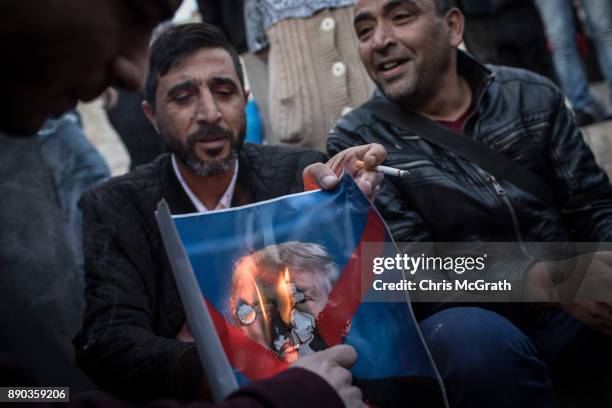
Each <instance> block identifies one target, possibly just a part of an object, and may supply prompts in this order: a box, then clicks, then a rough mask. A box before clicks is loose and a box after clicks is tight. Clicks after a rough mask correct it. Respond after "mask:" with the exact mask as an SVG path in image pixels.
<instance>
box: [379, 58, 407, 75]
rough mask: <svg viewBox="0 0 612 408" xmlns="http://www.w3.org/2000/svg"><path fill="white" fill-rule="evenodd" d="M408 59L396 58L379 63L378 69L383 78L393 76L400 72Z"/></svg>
mask: <svg viewBox="0 0 612 408" xmlns="http://www.w3.org/2000/svg"><path fill="white" fill-rule="evenodd" d="M408 61H409V60H408V59H395V60H389V61H384V62H381V63H380V64H378V65H377V68H378V71H379V72H380V73H381V74H382V76H383V78H386V79H388V78H392V77H394V76H396V75H398V74H400V73H401V72H402V71H403V69H404V66H405V65H406V62H408Z"/></svg>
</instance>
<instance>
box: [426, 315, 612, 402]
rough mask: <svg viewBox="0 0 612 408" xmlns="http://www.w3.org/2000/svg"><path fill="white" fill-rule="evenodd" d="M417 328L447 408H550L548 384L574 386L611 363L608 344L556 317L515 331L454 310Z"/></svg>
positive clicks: (492, 318) (493, 318)
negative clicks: (571, 383)
mask: <svg viewBox="0 0 612 408" xmlns="http://www.w3.org/2000/svg"><path fill="white" fill-rule="evenodd" d="M420 328H421V331H422V333H423V337H424V338H425V342H426V343H427V345H428V346H429V349H430V351H431V354H432V356H433V358H434V360H435V362H436V365H437V367H438V370H439V372H440V375H441V377H442V380H443V381H444V385H445V387H446V391H447V394H448V399H449V403H450V406H451V407H452V408H461V407H469V408H478V407H483V408H484V407H496V408H503V407H521V408H529V407H538V408H546V407H555V406H556V401H555V397H554V394H553V385H552V381H551V378H552V379H553V380H554V381H555V382H556V381H562V380H565V379H566V378H568V379H569V380H570V381H574V382H576V381H579V380H582V379H585V378H586V376H587V374H593V375H595V374H596V373H599V372H603V371H604V370H605V369H606V366H610V364H611V362H612V339H608V338H605V337H604V336H600V335H597V334H595V333H593V332H592V331H591V330H588V329H587V328H585V327H584V326H583V325H582V324H581V323H579V322H578V321H577V320H575V319H573V318H572V317H570V316H569V315H567V314H566V313H565V312H562V311H554V312H550V314H549V316H548V317H547V318H546V319H544V320H542V321H541V322H539V323H538V324H535V323H534V324H532V325H530V326H529V327H522V328H521V329H519V328H518V327H517V326H515V325H514V324H513V323H511V322H510V321H509V320H507V319H506V318H504V317H502V316H501V315H499V314H497V313H494V312H491V311H488V310H485V309H481V308H477V307H455V308H450V309H446V310H443V311H441V312H438V313H436V314H434V315H432V316H430V317H428V318H427V319H425V320H424V321H422V322H421V324H420Z"/></svg>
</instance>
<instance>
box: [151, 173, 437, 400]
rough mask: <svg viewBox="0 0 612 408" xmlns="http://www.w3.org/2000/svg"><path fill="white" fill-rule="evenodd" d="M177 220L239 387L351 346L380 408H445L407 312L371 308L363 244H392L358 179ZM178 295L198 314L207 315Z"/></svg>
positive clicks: (362, 381) (368, 393)
mask: <svg viewBox="0 0 612 408" xmlns="http://www.w3.org/2000/svg"><path fill="white" fill-rule="evenodd" d="M173 221H174V224H175V226H176V230H177V231H178V235H179V236H180V239H181V241H182V244H183V246H184V250H185V251H186V253H187V255H188V258H189V262H190V263H191V266H192V268H193V273H194V275H195V280H196V281H197V285H193V286H199V287H198V288H195V289H193V290H201V292H202V295H203V298H204V300H205V302H206V304H207V305H208V310H209V312H210V316H211V318H212V322H213V323H214V326H215V328H216V331H217V333H218V335H219V339H220V341H221V346H222V349H223V350H224V352H225V354H226V356H227V360H228V361H229V363H230V365H231V369H232V371H233V373H234V375H235V377H236V380H237V382H238V384H245V383H248V382H250V381H252V380H256V379H261V378H266V377H270V376H272V375H274V374H276V373H278V372H280V371H282V370H284V369H286V368H288V367H289V365H290V364H291V363H292V362H293V361H295V360H297V359H299V358H300V357H301V356H305V355H308V354H310V353H313V352H316V351H318V350H323V349H325V348H327V347H331V346H334V345H337V344H340V343H346V344H350V345H351V346H353V347H354V348H355V349H356V350H357V353H358V355H359V358H358V360H357V363H356V364H355V366H354V367H353V368H352V370H351V371H352V373H353V376H354V378H355V383H356V385H358V386H359V387H360V388H361V389H362V391H363V393H364V397H365V399H366V401H367V402H368V403H369V404H370V405H371V406H380V407H390V406H405V405H406V404H410V405H411V406H417V407H420V406H427V407H436V406H444V405H445V403H444V396H443V392H444V391H443V390H442V388H441V385H440V384H441V382H440V381H439V376H438V375H437V372H436V370H435V368H434V366H433V363H432V361H431V359H430V357H429V353H428V352H427V349H426V347H425V345H424V343H423V340H422V338H421V335H420V332H419V331H418V326H417V324H416V323H415V320H414V317H413V315H412V312H411V309H410V305H409V303H407V302H403V303H397V302H396V303H368V302H362V298H363V296H362V290H361V288H362V285H363V282H362V278H363V277H362V273H361V272H362V271H361V269H360V266H361V262H362V261H363V259H362V257H363V256H364V253H363V251H362V247H363V244H364V243H368V242H370V243H382V242H390V241H391V238H390V234H389V232H388V230H387V228H386V225H385V224H384V222H383V221H382V219H381V217H380V215H379V214H378V213H377V211H376V210H375V209H374V207H373V206H372V205H371V204H370V202H369V201H368V200H367V198H366V197H365V196H364V195H363V194H362V193H361V191H360V190H359V188H358V187H357V185H356V184H355V183H354V182H353V180H352V179H351V178H350V177H348V176H345V177H343V178H342V181H341V183H340V185H339V187H338V188H337V189H336V190H335V191H333V192H331V193H328V192H322V191H313V192H307V193H301V194H295V195H291V196H286V197H282V198H279V199H276V200H272V201H267V202H261V203H257V204H253V205H249V206H245V207H240V208H232V209H227V210H222V211H215V212H210V213H205V214H193V215H185V216H175V217H173ZM162 231H163V229H162ZM164 239H165V240H166V236H164ZM169 253H170V251H169ZM387 255H388V254H387ZM170 256H171V258H172V256H173V255H172V254H170ZM175 272H176V271H175ZM178 286H179V290H180V292H181V296H182V297H183V302H184V303H185V304H186V308H191V309H192V310H188V311H187V312H188V315H189V313H199V311H201V310H204V308H202V307H201V306H200V304H199V303H196V304H195V306H194V305H193V304H191V305H189V304H188V302H186V301H185V295H186V294H185V289H184V288H181V285H178ZM183 286H184V285H183ZM190 290H191V289H190ZM193 309H198V310H193ZM194 336H196V342H197V343H198V347H200V346H201V344H202V343H201V342H198V340H199V339H198V337H197V333H196V331H194ZM200 340H202V339H200ZM200 348H201V347H200Z"/></svg>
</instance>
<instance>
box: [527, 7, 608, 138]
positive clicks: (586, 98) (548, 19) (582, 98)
mask: <svg viewBox="0 0 612 408" xmlns="http://www.w3.org/2000/svg"><path fill="white" fill-rule="evenodd" d="M535 4H536V6H537V7H538V10H539V11H540V14H541V16H542V20H543V21H544V25H545V27H546V33H547V35H548V39H549V40H550V43H551V46H552V53H553V60H554V63H555V69H556V71H557V76H558V78H559V81H560V82H561V87H562V88H563V91H564V92H565V94H566V95H567V97H568V99H569V101H570V103H571V105H572V109H573V111H574V116H575V120H576V124H578V126H587V125H590V124H592V123H595V122H600V121H602V120H608V119H611V118H612V113H611V112H610V111H609V109H607V108H606V106H605V104H604V103H602V102H601V101H599V100H597V99H596V98H595V96H593V94H592V92H591V91H590V90H589V81H588V78H587V74H586V71H585V68H584V65H583V61H582V59H581V57H580V54H579V53H578V46H577V43H576V31H577V30H576V25H575V21H576V20H575V18H574V6H573V1H572V0H535ZM580 5H581V6H582V7H583V9H584V11H585V13H586V18H587V23H588V25H589V27H590V29H591V33H592V35H593V41H594V43H595V48H596V49H597V55H598V57H599V65H600V67H601V71H602V73H603V75H604V77H605V79H606V81H607V82H608V91H609V95H610V96H609V98H610V101H612V2H611V1H610V0H580Z"/></svg>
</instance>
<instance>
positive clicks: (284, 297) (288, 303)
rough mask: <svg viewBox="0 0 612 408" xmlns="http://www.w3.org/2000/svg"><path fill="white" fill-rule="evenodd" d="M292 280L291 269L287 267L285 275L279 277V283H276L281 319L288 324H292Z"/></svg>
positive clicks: (281, 274)
mask: <svg viewBox="0 0 612 408" xmlns="http://www.w3.org/2000/svg"><path fill="white" fill-rule="evenodd" d="M290 279H291V275H290V274H289V267H285V271H284V273H280V274H279V275H278V281H277V282H276V293H278V303H279V305H278V308H279V313H280V316H281V319H283V321H284V322H285V323H287V324H289V323H290V322H291V309H292V308H293V293H292V291H291V287H290V286H289V282H290Z"/></svg>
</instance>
